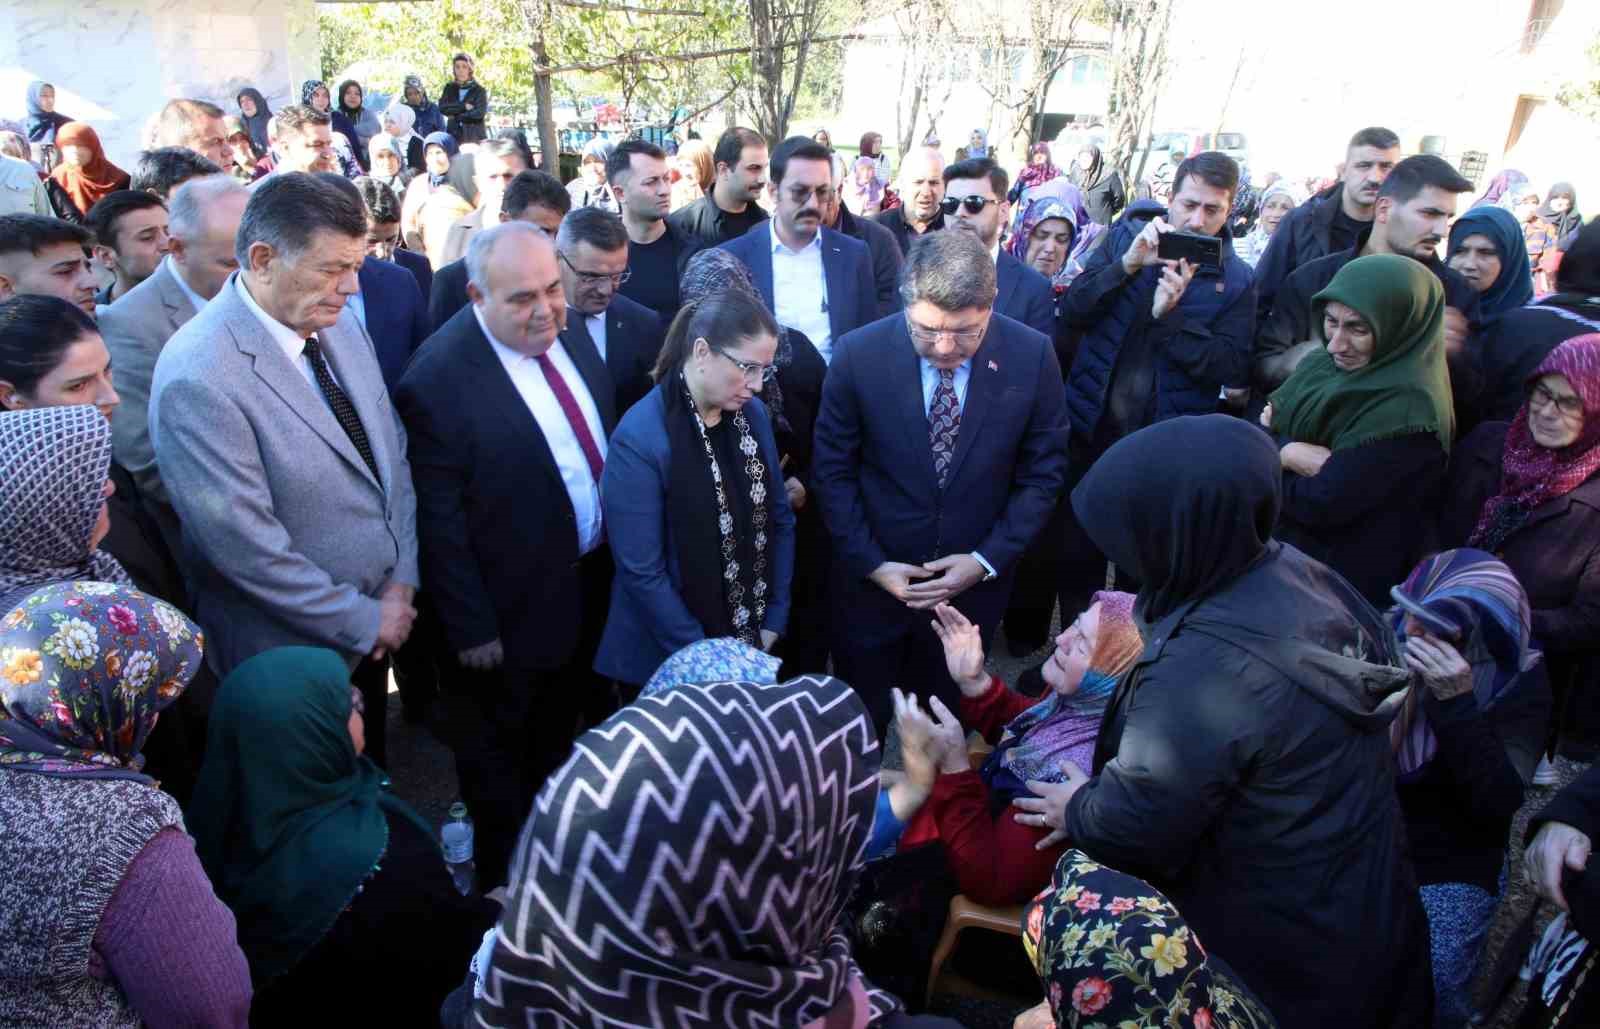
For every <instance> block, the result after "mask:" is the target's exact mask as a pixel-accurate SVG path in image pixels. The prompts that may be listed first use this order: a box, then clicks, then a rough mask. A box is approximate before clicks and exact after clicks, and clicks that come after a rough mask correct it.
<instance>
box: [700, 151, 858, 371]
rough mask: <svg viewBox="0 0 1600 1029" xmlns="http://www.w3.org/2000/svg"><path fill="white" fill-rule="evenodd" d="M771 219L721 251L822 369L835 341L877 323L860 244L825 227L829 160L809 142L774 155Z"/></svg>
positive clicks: (830, 172) (830, 174) (829, 188)
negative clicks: (741, 266) (806, 343)
mask: <svg viewBox="0 0 1600 1029" xmlns="http://www.w3.org/2000/svg"><path fill="white" fill-rule="evenodd" d="M771 174H772V182H771V184H770V185H768V186H767V189H768V190H769V191H770V192H771V194H772V198H773V201H774V208H773V216H772V218H771V220H770V221H768V222H767V223H765V224H762V225H757V226H756V227H755V228H753V229H751V230H750V231H749V232H746V233H745V234H744V235H743V236H740V237H739V238H738V239H734V240H729V241H728V242H727V243H724V244H722V247H723V249H724V250H727V251H728V252H730V253H732V254H733V255H734V256H736V257H738V258H739V259H740V260H741V261H743V262H744V263H745V266H746V267H747V268H749V269H750V275H751V277H752V278H754V279H755V283H756V288H757V289H758V290H760V291H761V297H762V299H764V300H765V301H766V302H767V306H768V308H770V309H771V311H772V313H773V315H774V316H775V317H776V318H777V320H778V324H779V325H783V326H785V327H787V328H790V329H794V330H796V331H798V332H802V333H804V334H805V337H806V338H807V339H809V340H810V341H811V342H812V344H813V345H814V346H815V347H816V348H817V353H819V354H821V355H822V359H823V360H824V361H827V360H829V358H830V357H831V356H832V354H833V341H834V340H836V339H838V338H839V337H840V336H843V335H844V334H845V333H847V332H849V331H850V330H851V329H857V328H860V327H861V326H863V325H865V324H867V323H868V322H871V321H876V320H877V319H878V316H879V314H880V313H881V312H879V310H878V294H877V289H876V287H874V286H873V283H872V258H871V255H870V254H869V253H868V252H867V245H866V244H865V243H863V242H861V241H860V240H858V239H852V238H850V237H849V236H845V235H841V234H840V233H837V232H834V231H833V230H832V229H825V228H823V227H822V210H823V208H824V207H825V206H827V204H828V203H829V201H831V200H832V197H833V158H832V156H831V155H830V154H829V153H828V148H827V147H825V146H823V145H822V144H821V143H817V142H814V141H812V140H811V139H810V138H808V137H806V136H790V137H789V138H788V139H786V140H784V141H783V142H782V143H779V144H778V148H777V149H776V150H774V151H773V152H772V166H771Z"/></svg>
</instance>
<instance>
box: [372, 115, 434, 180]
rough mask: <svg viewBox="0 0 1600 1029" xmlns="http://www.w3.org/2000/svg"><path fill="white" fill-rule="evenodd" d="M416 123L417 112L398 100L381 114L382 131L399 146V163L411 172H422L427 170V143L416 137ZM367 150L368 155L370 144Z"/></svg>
mask: <svg viewBox="0 0 1600 1029" xmlns="http://www.w3.org/2000/svg"><path fill="white" fill-rule="evenodd" d="M416 121H417V112H416V111H414V110H412V109H411V105H409V104H404V103H401V102H400V101H398V100H396V101H395V102H394V103H392V104H390V105H389V106H388V107H387V108H385V109H384V112H383V131H384V132H385V133H386V134H387V135H389V136H392V137H393V138H394V140H395V142H396V143H397V144H399V149H400V160H401V162H402V163H403V164H404V165H405V167H406V168H409V169H410V170H411V171H413V172H423V171H426V170H427V160H426V158H427V154H426V151H427V143H426V142H425V141H424V140H423V138H422V137H421V136H419V135H417V131H416ZM367 150H368V153H369V155H370V153H371V150H372V147H371V144H370V143H369V144H368V147H367Z"/></svg>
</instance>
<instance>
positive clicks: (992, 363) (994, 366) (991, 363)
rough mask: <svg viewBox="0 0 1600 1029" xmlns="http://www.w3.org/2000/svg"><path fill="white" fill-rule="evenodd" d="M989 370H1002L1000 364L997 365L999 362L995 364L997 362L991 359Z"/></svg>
mask: <svg viewBox="0 0 1600 1029" xmlns="http://www.w3.org/2000/svg"><path fill="white" fill-rule="evenodd" d="M989 370H990V371H991V372H997V371H999V370H1000V366H999V365H997V364H995V363H994V362H993V361H990V362H989Z"/></svg>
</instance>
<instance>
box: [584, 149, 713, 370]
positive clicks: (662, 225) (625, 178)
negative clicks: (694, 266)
mask: <svg viewBox="0 0 1600 1029" xmlns="http://www.w3.org/2000/svg"><path fill="white" fill-rule="evenodd" d="M606 182H607V183H609V184H610V188H611V192H612V193H613V194H614V195H615V196H616V198H617V206H618V207H619V208H620V209H621V211H622V227H623V228H624V229H625V230H627V233H628V274H627V277H626V278H624V279H623V280H622V285H621V286H620V287H619V288H618V290H617V292H619V293H621V294H622V295H623V296H624V297H627V298H628V299H629V300H632V301H634V302H636V303H639V304H643V305H644V306H645V307H648V308H650V310H652V311H654V312H655V313H656V314H657V315H659V316H660V318H661V322H662V324H663V325H670V324H671V323H672V318H673V316H674V315H676V314H677V313H678V305H679V300H678V280H680V279H682V278H683V269H684V266H685V265H687V264H688V263H689V258H690V257H691V256H693V254H694V252H695V251H696V250H698V249H700V248H699V246H697V245H696V244H695V242H694V241H693V240H691V239H690V238H689V236H688V235H687V234H686V233H685V232H684V231H683V230H682V229H677V228H674V227H672V226H671V225H670V224H669V223H668V222H667V212H668V211H669V210H671V207H672V181H671V180H670V179H669V178H668V177H667V153H666V151H665V150H662V149H661V148H660V147H658V146H656V145H655V144H654V143H649V142H646V141H645V140H642V139H625V140H623V141H622V142H621V143H618V144H617V146H616V149H615V150H612V151H611V156H610V157H609V158H607V159H606ZM658 342H659V341H658ZM654 356H655V354H654V352H652V353H651V357H652V359H653V358H654Z"/></svg>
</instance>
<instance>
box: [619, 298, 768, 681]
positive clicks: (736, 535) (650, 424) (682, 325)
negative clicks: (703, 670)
mask: <svg viewBox="0 0 1600 1029" xmlns="http://www.w3.org/2000/svg"><path fill="white" fill-rule="evenodd" d="M777 352H778V326H777V323H776V322H774V321H773V320H772V315H771V313H770V312H769V311H768V310H767V309H766V307H765V306H764V305H763V304H762V302H761V301H760V300H759V299H757V298H755V297H753V296H751V295H750V294H748V293H746V292H744V291H743V290H737V289H730V290H725V291H723V292H720V293H717V294H714V295H712V296H709V297H705V298H703V299H701V300H698V301H694V302H692V303H685V304H684V306H683V308H682V309H681V310H680V311H679V312H678V316H677V317H676V318H675V319H674V320H673V322H672V328H671V329H670V330H669V331H668V333H667V338H666V341H665V343H663V344H662V348H661V356H660V358H659V359H658V360H657V362H656V367H655V370H654V372H653V376H654V378H655V380H656V386H655V388H654V389H652V390H651V391H650V392H649V393H648V394H647V395H646V396H645V397H644V399H642V400H640V401H639V402H638V403H636V404H634V405H633V407H632V408H631V409H630V410H629V411H628V413H627V414H625V415H624V416H623V417H622V421H621V423H620V424H618V426H617V429H616V432H615V433H614V434H613V435H612V437H611V441H610V444H609V446H608V448H607V451H606V462H605V472H604V474H603V476H602V479H601V483H600V498H601V502H602V506H603V508H604V515H605V521H606V527H607V528H606V536H607V539H608V540H609V542H610V544H611V553H612V555H613V556H614V557H615V559H616V565H617V572H616V578H615V579H614V580H613V582H612V587H611V610H610V615H609V617H608V618H607V619H606V627H605V632H604V634H603V636H602V637H601V640H600V650H599V653H598V654H597V655H596V657H595V670H596V671H597V672H599V673H600V674H601V675H604V676H607V677H609V678H612V679H616V680H618V681H619V682H622V683H627V684H630V685H638V684H642V683H644V682H645V681H646V680H648V679H649V678H650V676H651V675H652V674H653V673H654V672H655V670H656V668H657V667H659V666H660V664H661V662H663V661H665V660H666V659H667V658H668V657H669V656H671V655H672V653H673V652H674V651H676V650H678V649H679V648H681V647H683V646H686V645H687V644H690V643H693V642H694V641H695V640H698V639H703V638H705V637H708V636H733V637H736V638H737V639H739V640H741V641H742V642H744V643H746V644H749V645H750V646H759V647H760V648H761V649H763V650H770V649H771V648H772V645H773V644H774V643H775V642H776V641H777V639H778V637H780V636H782V635H783V634H784V632H785V631H786V629H787V628H788V623H789V603H790V602H789V589H790V583H791V580H792V579H793V576H794V552H795V519H794V512H793V510H792V509H791V507H790V504H789V501H788V491H787V489H786V487H785V485H784V482H783V475H784V473H783V471H782V466H781V463H780V460H779V457H778V448H777V443H776V442H775V441H774V438H773V427H772V419H771V416H770V415H769V413H768V411H767V408H766V405H764V404H762V403H761V402H760V401H759V400H757V399H756V396H755V395H756V394H757V393H759V392H761V391H762V389H763V387H764V385H765V384H766V383H767V382H769V381H770V380H771V378H772V377H773V375H774V373H775V372H774V370H775V367H776V361H777Z"/></svg>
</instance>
